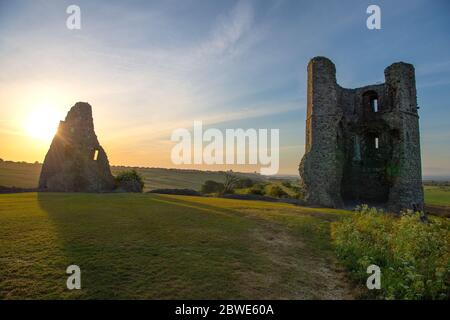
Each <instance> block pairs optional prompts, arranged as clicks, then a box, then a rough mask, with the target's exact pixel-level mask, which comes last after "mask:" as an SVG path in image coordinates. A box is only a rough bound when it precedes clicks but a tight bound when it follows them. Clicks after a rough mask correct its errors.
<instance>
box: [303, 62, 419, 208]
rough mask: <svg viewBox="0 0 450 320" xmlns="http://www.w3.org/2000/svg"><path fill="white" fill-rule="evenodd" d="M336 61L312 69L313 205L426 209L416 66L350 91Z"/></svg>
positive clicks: (394, 69)
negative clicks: (340, 81) (338, 74)
mask: <svg viewBox="0 0 450 320" xmlns="http://www.w3.org/2000/svg"><path fill="white" fill-rule="evenodd" d="M335 72H336V71H335V67H334V64H333V63H332V62H331V61H330V60H328V59H326V58H323V57H316V58H313V59H312V60H311V62H310V63H309V64H308V102H307V104H308V108H307V120H306V142H305V144H306V147H305V155H304V157H303V159H302V162H301V164H300V168H299V169H300V175H301V176H302V181H303V185H304V190H305V200H306V201H307V202H308V203H310V204H312V205H322V206H330V207H340V206H342V204H343V203H344V202H345V203H369V204H371V203H373V204H380V203H382V204H385V205H386V206H388V207H389V208H390V209H392V210H393V211H398V210H400V209H402V208H411V209H413V208H416V209H422V208H423V192H422V174H421V160H420V138H419V123H418V115H417V101H416V91H415V90H416V89H415V79H414V68H413V66H412V65H409V64H406V63H396V64H393V65H391V66H390V67H388V68H387V69H386V70H385V76H386V83H383V84H377V85H369V86H365V87H361V88H356V89H346V88H342V87H340V86H339V85H338V84H337V83H336V76H335Z"/></svg>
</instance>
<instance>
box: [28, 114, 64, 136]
mask: <svg viewBox="0 0 450 320" xmlns="http://www.w3.org/2000/svg"><path fill="white" fill-rule="evenodd" d="M59 121H60V115H59V112H58V110H57V109H56V108H54V107H52V106H40V107H35V108H33V110H32V111H31V112H30V113H29V114H28V116H27V118H26V120H25V122H24V129H25V131H26V133H27V134H28V135H29V136H30V137H32V138H34V139H39V140H43V141H51V139H52V138H53V136H54V135H55V133H56V131H57V129H58V125H59Z"/></svg>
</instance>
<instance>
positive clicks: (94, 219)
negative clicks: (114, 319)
mask: <svg viewBox="0 0 450 320" xmlns="http://www.w3.org/2000/svg"><path fill="white" fill-rule="evenodd" d="M346 214H347V212H345V211H338V210H328V209H327V210H324V209H312V208H302V207H295V206H292V205H288V204H281V203H267V202H258V201H242V200H231V199H217V198H200V197H184V196H165V195H154V194H151V195H150V194H62V193H60V194H58V193H24V194H8V195H0V299H17V298H25V299H35V298H42V299H50V298H63V299H71V298H75V299H89V298H106V299H128V298H129V299H263V298H266V299H270V298H274V299H312V298H319V299H320V298H327V299H328V298H331V299H333V298H336V299H338V298H352V296H353V294H352V290H351V289H350V288H349V286H348V281H347V280H346V278H345V276H344V274H343V272H342V271H341V269H340V268H339V267H338V266H337V264H336V261H335V256H334V254H333V251H332V248H331V244H330V222H331V221H335V220H337V219H340V218H341V217H342V216H343V215H346ZM71 264H77V265H79V266H80V268H81V272H82V289H81V290H74V291H69V290H68V289H67V288H66V279H67V275H66V274H65V270H66V268H67V266H69V265H71Z"/></svg>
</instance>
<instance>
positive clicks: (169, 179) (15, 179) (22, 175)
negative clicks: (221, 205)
mask: <svg viewBox="0 0 450 320" xmlns="http://www.w3.org/2000/svg"><path fill="white" fill-rule="evenodd" d="M41 168H42V165H41V164H30V163H18V162H0V186H5V187H12V186H14V187H19V188H36V187H37V185H38V181H39V174H40V173H41ZM130 169H131V168H129V167H117V166H113V167H111V171H112V173H113V175H117V173H119V172H120V171H124V170H130ZM134 169H135V170H136V171H138V172H139V173H140V174H141V175H142V177H143V178H144V182H145V191H148V190H152V189H160V188H188V189H194V190H200V188H201V186H202V184H203V183H204V182H205V181H206V180H214V181H218V182H223V180H224V177H225V175H224V173H223V172H215V171H199V170H180V169H163V168H134ZM238 175H242V176H246V177H250V178H252V179H255V180H263V179H264V177H262V176H260V175H259V174H251V173H245V174H240V173H238Z"/></svg>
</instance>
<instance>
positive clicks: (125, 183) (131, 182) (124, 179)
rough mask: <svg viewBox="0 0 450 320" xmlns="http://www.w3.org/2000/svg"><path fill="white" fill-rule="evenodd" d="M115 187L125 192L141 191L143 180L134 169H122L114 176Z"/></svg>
mask: <svg viewBox="0 0 450 320" xmlns="http://www.w3.org/2000/svg"><path fill="white" fill-rule="evenodd" d="M116 187H117V189H118V190H120V191H125V192H142V191H143V190H144V180H143V179H142V177H141V176H140V175H139V173H137V172H136V170H130V171H122V172H120V173H119V174H118V175H117V176H116Z"/></svg>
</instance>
